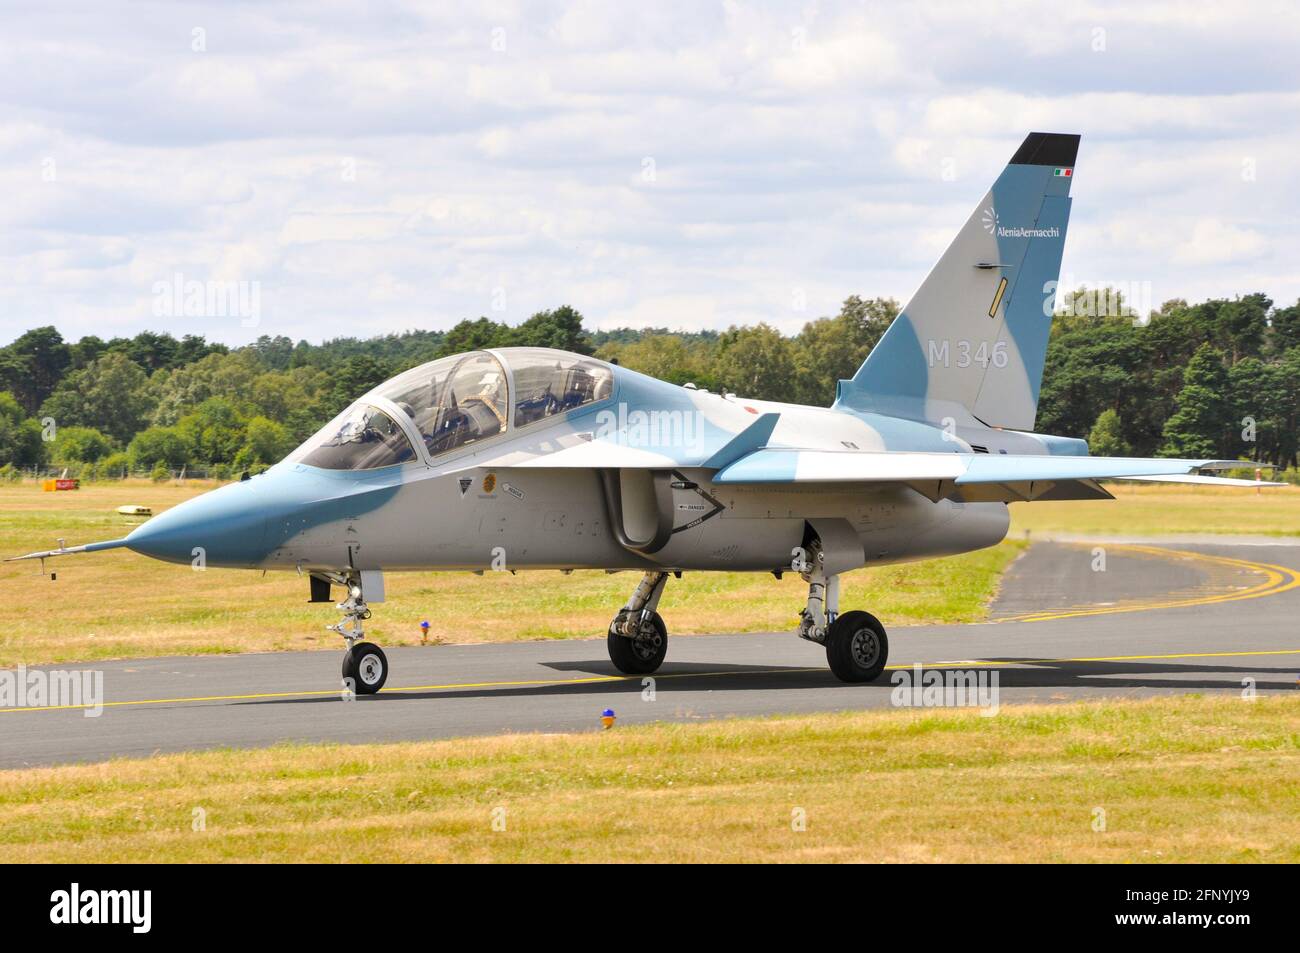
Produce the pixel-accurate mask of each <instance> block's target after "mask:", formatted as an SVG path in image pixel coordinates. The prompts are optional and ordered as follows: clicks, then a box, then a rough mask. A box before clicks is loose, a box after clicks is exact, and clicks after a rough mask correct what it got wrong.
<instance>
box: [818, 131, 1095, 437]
mask: <svg viewBox="0 0 1300 953" xmlns="http://www.w3.org/2000/svg"><path fill="white" fill-rule="evenodd" d="M1078 151H1079V137H1078V136H1076V135H1064V134H1060V133H1050V132H1031V133H1030V134H1029V136H1028V138H1026V139H1025V141H1024V143H1023V144H1022V145H1021V146H1020V148H1019V149H1017V150H1016V154H1015V155H1014V156H1012V157H1011V162H1010V163H1009V164H1008V165H1007V167H1006V169H1004V170H1003V172H1002V174H1001V175H1000V176H998V178H997V181H996V182H994V183H993V187H992V188H991V189H989V191H988V193H987V194H986V195H985V196H984V198H983V199H982V200H981V201H980V203H979V205H977V206H976V207H975V211H974V212H972V213H971V216H970V218H969V219H967V220H966V224H965V225H964V226H963V227H962V229H961V231H960V232H958V233H957V237H956V238H955V239H953V242H952V244H951V245H949V246H948V250H947V251H945V252H944V253H943V256H942V257H941V258H940V259H939V262H938V264H936V265H935V266H934V268H933V269H932V270H931V272H930V274H929V275H928V276H927V277H926V279H925V281H924V282H922V284H921V287H920V288H919V289H918V290H917V292H916V294H915V295H913V297H912V300H911V301H909V302H908V303H907V306H906V307H905V308H903V310H902V312H900V313H899V315H898V317H897V318H896V319H895V320H894V322H893V324H891V325H890V326H889V329H888V330H887V331H886V332H885V335H884V337H882V338H881V339H880V342H879V343H878V344H877V345H876V346H875V348H874V349H872V351H871V354H870V355H868V357H867V359H866V361H865V362H864V363H863V365H862V367H861V368H859V369H858V372H857V373H856V374H854V375H853V379H852V380H851V381H841V382H840V388H839V395H838V397H837V405H838V406H841V407H846V408H850V409H853V410H869V411H876V412H879V413H886V414H892V415H895V416H901V417H910V418H912V419H916V420H931V421H940V420H942V419H943V418H944V417H949V416H956V417H959V418H960V417H962V416H965V415H966V414H969V415H970V416H973V417H975V418H977V419H978V420H980V421H983V422H984V423H986V424H989V425H991V426H998V427H1007V428H1013V429H1017V430H1032V429H1033V426H1034V416H1035V414H1036V412H1037V410H1038V391H1039V387H1040V385H1041V384H1042V379H1043V360H1044V357H1045V356H1046V354H1047V337H1048V334H1049V333H1050V331H1051V327H1052V307H1053V302H1054V300H1055V296H1056V283H1057V281H1058V280H1059V277H1060V272H1061V252H1062V250H1063V248H1064V245H1065V228H1066V223H1067V221H1068V220H1069V217H1070V194H1069V193H1070V182H1071V181H1072V180H1073V177H1074V161H1075V157H1076V156H1077V154H1078ZM963 411H964V414H963V413H962V412H963Z"/></svg>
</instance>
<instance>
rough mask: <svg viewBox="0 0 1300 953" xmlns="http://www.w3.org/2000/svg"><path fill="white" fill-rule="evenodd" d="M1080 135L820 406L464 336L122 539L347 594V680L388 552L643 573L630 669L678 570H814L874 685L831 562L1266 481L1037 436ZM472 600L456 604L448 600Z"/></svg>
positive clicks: (369, 689)
mask: <svg viewBox="0 0 1300 953" xmlns="http://www.w3.org/2000/svg"><path fill="white" fill-rule="evenodd" d="M1078 146H1079V137H1078V136H1076V135H1060V134H1054V133H1037V132H1035V133H1031V134H1030V135H1029V136H1028V138H1026V139H1025V141H1024V143H1023V144H1022V145H1021V146H1020V148H1019V149H1017V150H1016V153H1015V155H1014V156H1013V157H1012V158H1011V162H1010V163H1009V164H1008V165H1007V167H1006V169H1005V170H1004V171H1003V172H1002V174H1001V175H1000V176H998V178H997V181H995V182H994V183H993V187H992V188H991V189H990V190H989V191H988V192H987V193H986V194H985V195H984V197H983V198H982V199H981V200H980V202H979V204H978V205H977V206H976V208H975V211H974V212H973V213H972V214H971V216H970V217H969V218H968V219H967V221H966V223H965V225H963V226H962V228H961V230H960V231H959V232H958V233H957V237H956V238H955V239H954V240H953V242H952V244H951V245H950V246H949V247H948V249H947V251H945V252H944V253H943V256H942V257H941V258H940V259H939V262H938V264H937V265H935V267H934V269H933V270H932V271H931V272H930V274H929V275H928V276H927V277H926V279H925V281H924V282H922V284H921V287H920V289H919V290H918V291H917V292H916V294H915V295H914V296H913V297H912V299H911V301H909V302H908V304H907V306H906V307H905V308H904V309H903V310H902V312H901V313H900V314H899V315H898V317H897V318H896V319H895V320H894V322H893V323H892V324H891V325H890V326H889V328H888V330H887V331H886V333H885V335H884V337H883V338H882V339H881V340H880V342H879V343H878V344H877V345H876V347H875V348H874V349H873V350H872V351H871V354H870V356H869V357H868V358H867V359H866V361H865V363H863V365H862V367H861V368H859V370H858V372H857V373H856V374H854V376H853V378H852V379H851V380H842V381H840V382H839V384H838V388H837V392H836V397H835V402H834V403H833V404H832V405H831V406H830V407H807V406H800V405H794V404H781V403H775V402H772V401H764V400H753V399H749V398H745V397H740V396H737V395H736V394H730V393H711V392H710V391H708V390H704V389H702V388H698V387H695V386H693V385H690V384H687V385H686V386H685V387H680V386H677V385H675V384H668V383H665V382H663V381H660V380H656V379H655V378H653V377H647V376H646V375H644V374H639V373H636V372H634V371H631V370H628V369H627V368H623V367H619V366H616V365H613V364H609V363H606V362H604V361H599V360H595V359H593V358H590V357H585V356H582V355H578V354H571V353H567V352H564V351H554V350H546V349H541V348H502V349H500V350H486V351H474V352H471V353H467V354H460V355H456V356H454V357H447V358H443V359H441V360H437V361H433V362H432V363H429V364H425V365H423V366H421V367H417V368H414V369H413V370H409V371H407V372H405V373H404V374H401V375H399V376H398V377H395V378H393V379H392V380H390V381H388V382H387V383H384V384H381V385H380V386H379V387H376V388H375V389H374V390H372V391H371V392H370V393H368V394H365V395H363V396H362V397H361V398H359V399H358V400H357V401H356V403H354V404H353V405H352V406H350V407H349V408H347V410H345V411H344V412H343V413H341V414H340V415H339V416H338V417H337V418H335V419H334V420H332V421H330V422H329V423H328V424H327V425H326V426H325V427H324V428H322V429H321V430H320V431H319V432H318V433H317V434H316V435H315V436H313V437H312V438H311V439H310V440H308V441H307V442H306V443H304V444H303V445H302V446H301V447H299V448H298V449H297V450H295V451H294V452H293V453H291V454H290V455H289V456H288V457H287V458H286V459H285V460H283V461H282V462H280V463H278V464H276V465H275V466H273V467H271V468H270V469H269V470H267V471H266V472H265V473H262V474H259V475H257V476H254V477H252V478H251V479H245V480H242V481H240V482H237V483H232V484H230V485H228V486H223V487H221V488H219V489H217V490H213V491H212V492H210V493H206V494H204V495H202V496H200V497H197V498H195V499H193V500H190V501H188V502H186V503H183V504H181V505H179V506H176V507H174V508H172V509H170V510H167V511H166V512H164V513H162V514H160V515H158V516H155V517H154V518H152V519H150V520H149V521H148V522H146V523H143V524H141V525H140V526H139V527H137V528H136V529H135V530H134V531H132V532H131V533H130V535H128V536H127V537H126V538H125V539H118V540H112V541H108V542H99V543H89V544H87V545H83V546H73V547H64V546H62V544H61V545H60V547H59V548H58V549H54V550H48V551H45V552H39V553H32V554H30V555H28V556H22V557H17V558H20V559H42V560H43V559H45V558H49V557H52V556H60V555H65V554H69V553H81V552H86V553H89V552H100V551H103V550H109V549H114V548H118V547H127V548H129V549H132V550H134V551H136V552H138V553H143V554H145V555H148V556H153V557H155V558H158V559H163V560H167V561H170V562H177V563H191V564H201V565H206V566H210V567H236V568H245V569H262V570H287V571H292V572H296V573H298V574H299V575H302V576H306V577H307V578H308V580H309V581H310V597H311V601H312V602H330V601H333V600H332V599H331V591H332V589H333V587H339V588H341V589H342V590H343V593H344V594H345V598H344V599H343V601H342V602H340V603H338V604H337V608H338V609H339V610H340V611H341V612H342V615H343V618H342V620H341V621H340V622H339V623H338V624H336V625H333V626H330V627H329V628H331V629H333V630H335V631H337V632H338V633H339V634H340V635H341V636H342V637H343V638H344V640H345V641H346V643H347V652H346V654H345V656H344V661H343V677H344V682H345V685H347V686H350V687H351V688H352V689H353V690H354V691H355V692H357V693H359V694H370V693H374V692H377V691H379V689H380V688H381V687H383V685H384V683H385V681H386V680H387V678H388V670H389V666H388V660H387V658H386V657H385V655H384V652H383V651H382V650H381V649H380V648H379V647H378V646H376V645H374V644H373V643H371V642H367V641H366V640H365V637H364V630H363V624H364V622H365V620H367V619H369V618H370V614H371V610H370V605H371V604H372V603H378V602H382V601H383V599H384V574H385V573H391V572H415V571H430V570H470V571H474V572H483V571H485V570H492V569H497V570H502V569H504V570H518V569H559V570H572V569H604V570H608V571H618V570H632V571H634V572H639V573H641V579H640V581H639V582H638V583H637V584H636V587H635V588H634V590H633V592H632V594H631V596H630V597H629V598H628V600H627V602H626V604H624V605H623V607H622V608H621V609H618V611H617V612H616V613H615V614H614V618H613V621H612V622H611V623H610V625H609V630H608V638H607V641H608V647H609V656H610V659H611V660H612V661H613V663H614V665H615V667H616V668H618V670H619V671H621V672H625V673H628V674H647V673H651V672H654V671H655V670H656V669H658V668H659V665H660V663H662V662H663V660H664V656H665V654H666V652H667V650H668V630H667V628H666V626H665V625H664V621H663V619H662V618H661V617H660V615H659V613H658V611H657V607H658V604H659V600H660V596H661V595H662V594H663V591H664V586H665V584H666V582H667V580H668V578H669V576H678V577H679V576H680V575H681V573H683V572H693V571H709V570H728V571H736V570H745V571H753V572H770V573H773V574H775V575H776V576H777V577H778V578H779V577H780V576H781V575H782V574H783V573H786V572H795V573H798V574H799V575H800V576H801V577H802V578H803V579H804V580H805V581H806V582H807V584H808V597H807V601H806V604H805V605H804V607H803V608H802V610H801V613H800V621H799V624H798V634H799V636H800V637H802V638H804V639H809V640H811V641H813V642H817V643H820V644H822V645H824V646H825V648H826V658H827V661H828V662H829V664H830V668H831V670H832V671H833V672H834V673H835V675H837V676H838V677H839V678H841V679H843V680H844V681H846V682H868V681H871V680H873V679H875V678H877V677H878V676H879V675H880V674H881V672H882V670H883V669H884V667H885V662H886V659H887V657H888V654H889V642H888V639H887V637H886V634H885V629H884V627H883V626H882V625H881V624H880V622H879V620H877V619H876V618H875V617H874V616H873V615H871V614H870V613H868V612H865V611H861V610H853V611H848V612H841V611H840V605H839V580H840V576H841V574H842V573H844V572H847V571H848V570H851V569H855V568H857V567H859V566H864V565H883V564H887V563H897V562H905V561H910V560H919V559H928V558H931V557H936V556H948V555H952V554H955V553H963V552H968V551H970V550H975V549H980V548H982V547H985V546H993V545H995V544H996V543H998V542H1000V541H1001V540H1002V539H1003V537H1004V536H1005V535H1006V532H1007V528H1008V523H1009V516H1008V509H1007V504H1008V503H1011V502H1030V501H1035V500H1091V499H1107V498H1110V494H1109V493H1108V492H1107V491H1106V490H1105V489H1104V488H1103V487H1102V486H1100V485H1099V484H1098V482H1097V481H1098V480H1102V479H1108V480H1156V481H1170V482H1182V483H1217V484H1223V485H1249V486H1257V485H1258V484H1256V483H1255V482H1253V481H1244V480H1231V479H1226V478H1221V477H1214V476H1206V475H1203V474H1202V471H1206V470H1216V469H1224V468H1227V467H1230V466H1238V465H1239V464H1238V463H1237V462H1235V461H1216V460H1172V459H1118V458H1099V457H1092V456H1089V455H1088V447H1087V444H1086V443H1085V442H1084V441H1082V440H1077V439H1071V438H1065V437H1054V436H1049V435H1045V434H1037V433H1033V432H1032V430H1033V426H1034V416H1035V413H1036V410H1037V405H1038V394H1039V386H1040V384H1041V381H1042V375H1043V360H1044V355H1045V353H1046V350H1047V338H1048V332H1049V330H1050V328H1051V323H1052V311H1053V299H1054V289H1055V286H1056V281H1057V278H1058V274H1059V271H1060V264H1061V251H1062V246H1063V244H1064V242H1065V229H1066V221H1067V219H1068V218H1069V213H1070V198H1069V190H1070V183H1071V181H1072V179H1073V175H1074V162H1075V156H1076V154H1077V152H1078ZM448 609H449V611H457V612H460V611H464V608H463V607H459V606H457V607H448Z"/></svg>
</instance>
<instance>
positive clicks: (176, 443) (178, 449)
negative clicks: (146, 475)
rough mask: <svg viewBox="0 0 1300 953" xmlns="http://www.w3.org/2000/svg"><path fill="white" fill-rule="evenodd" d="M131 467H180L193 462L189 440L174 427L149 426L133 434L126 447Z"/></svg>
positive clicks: (139, 468) (134, 468) (138, 468)
mask: <svg viewBox="0 0 1300 953" xmlns="http://www.w3.org/2000/svg"><path fill="white" fill-rule="evenodd" d="M126 452H127V456H128V458H129V459H130V461H131V469H133V470H142V469H149V468H150V467H153V466H155V465H157V464H161V465H162V466H164V467H167V466H174V467H182V466H185V465H186V464H190V463H193V462H194V461H193V459H192V457H193V448H192V446H191V444H190V442H189V441H188V440H187V439H186V438H185V437H184V436H183V435H182V434H181V432H180V431H179V430H178V429H177V428H175V427H150V428H149V429H148V430H142V431H141V432H140V433H138V434H136V435H135V439H134V440H132V441H131V444H130V446H128V447H127V448H126Z"/></svg>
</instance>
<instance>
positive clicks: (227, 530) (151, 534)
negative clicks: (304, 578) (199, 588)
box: [126, 481, 266, 566]
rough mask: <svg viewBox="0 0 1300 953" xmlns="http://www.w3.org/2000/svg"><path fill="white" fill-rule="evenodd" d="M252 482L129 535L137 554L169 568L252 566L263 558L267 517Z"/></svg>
mask: <svg viewBox="0 0 1300 953" xmlns="http://www.w3.org/2000/svg"><path fill="white" fill-rule="evenodd" d="M251 482H252V481H244V482H240V483H231V484H229V485H228V486H223V487H220V488H218V489H216V490H212V491H211V492H209V493H204V494H203V495H202V496H198V497H195V498H194V499H192V500H187V501H186V502H184V503H182V504H180V505H179V506H173V507H172V508H171V509H169V510H166V511H164V512H162V513H160V514H158V515H157V516H155V517H154V518H153V519H151V520H149V521H148V522H147V523H144V524H142V525H140V526H137V527H136V528H135V530H133V531H132V532H131V534H130V535H129V536H127V538H126V545H127V546H129V547H130V548H131V549H133V550H135V551H136V552H137V553H142V554H144V555H145V556H152V557H154V558H155V559H163V560H166V561H167V562H174V563H194V564H196V565H197V564H198V561H199V560H200V559H201V560H202V564H204V565H211V566H254V565H256V564H257V563H258V562H259V561H260V560H261V559H262V557H263V556H264V555H265V545H264V542H265V535H266V512H265V509H264V508H263V507H262V506H260V505H259V500H258V499H256V494H254V493H252V492H250V488H249V484H250V483H251Z"/></svg>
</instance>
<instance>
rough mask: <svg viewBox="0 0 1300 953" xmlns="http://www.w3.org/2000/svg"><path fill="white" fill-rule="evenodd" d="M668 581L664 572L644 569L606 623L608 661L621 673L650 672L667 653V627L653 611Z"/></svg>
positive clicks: (660, 662) (655, 668) (657, 667)
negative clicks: (635, 584) (617, 609)
mask: <svg viewBox="0 0 1300 953" xmlns="http://www.w3.org/2000/svg"><path fill="white" fill-rule="evenodd" d="M667 581H668V573H666V572H647V573H646V574H645V576H643V577H642V579H641V582H640V583H639V584H638V585H637V587H636V589H635V590H634V591H633V593H632V596H631V598H629V599H628V600H627V604H626V605H624V606H623V608H622V609H620V610H619V612H618V615H616V616H614V620H613V621H612V622H610V624H609V634H608V636H607V638H606V643H607V645H608V647H609V660H610V661H611V662H613V663H614V667H615V668H616V669H618V670H619V671H620V672H622V673H623V674H624V675H649V674H650V673H651V672H655V671H657V670H658V669H659V666H660V665H662V664H663V661H664V656H665V655H667V654H668V628H667V627H666V626H665V625H664V620H663V618H662V617H661V616H660V615H659V613H658V612H656V611H655V609H656V607H658V605H659V597H660V596H661V595H662V594H663V591H664V583H666V582H667Z"/></svg>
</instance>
